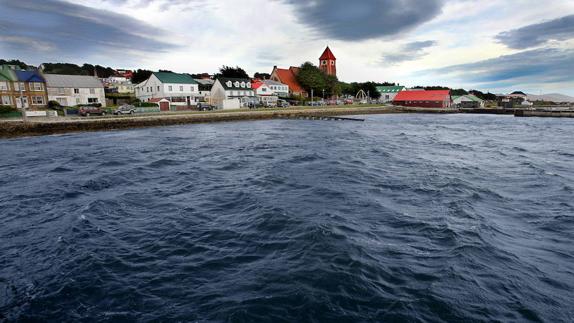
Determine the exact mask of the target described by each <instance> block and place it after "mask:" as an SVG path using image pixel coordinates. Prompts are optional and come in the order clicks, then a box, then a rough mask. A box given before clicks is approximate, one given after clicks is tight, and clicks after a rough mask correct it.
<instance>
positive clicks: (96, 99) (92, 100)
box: [88, 98, 98, 103]
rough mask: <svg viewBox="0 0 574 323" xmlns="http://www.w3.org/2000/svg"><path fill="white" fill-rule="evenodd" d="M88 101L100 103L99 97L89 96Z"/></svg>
mask: <svg viewBox="0 0 574 323" xmlns="http://www.w3.org/2000/svg"><path fill="white" fill-rule="evenodd" d="M88 103H98V98H88Z"/></svg>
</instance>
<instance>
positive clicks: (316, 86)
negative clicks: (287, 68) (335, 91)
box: [297, 62, 331, 96]
mask: <svg viewBox="0 0 574 323" xmlns="http://www.w3.org/2000/svg"><path fill="white" fill-rule="evenodd" d="M297 81H298V82H299V84H301V86H302V87H303V88H304V89H305V90H306V91H307V92H308V93H309V94H311V91H313V92H314V95H315V96H320V95H321V94H322V93H323V90H325V92H326V93H327V94H330V93H331V89H330V88H328V85H329V84H328V82H327V75H326V74H325V73H323V71H321V70H320V69H319V68H318V67H317V66H315V65H313V64H312V63H310V62H307V63H305V64H303V65H301V68H300V69H299V73H298V74H297Z"/></svg>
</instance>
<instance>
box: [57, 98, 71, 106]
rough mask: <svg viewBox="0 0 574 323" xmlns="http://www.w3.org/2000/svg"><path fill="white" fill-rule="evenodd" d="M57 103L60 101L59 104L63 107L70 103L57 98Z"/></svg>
mask: <svg viewBox="0 0 574 323" xmlns="http://www.w3.org/2000/svg"><path fill="white" fill-rule="evenodd" d="M56 101H58V103H60V105H61V106H67V105H68V102H67V100H66V99H65V98H56Z"/></svg>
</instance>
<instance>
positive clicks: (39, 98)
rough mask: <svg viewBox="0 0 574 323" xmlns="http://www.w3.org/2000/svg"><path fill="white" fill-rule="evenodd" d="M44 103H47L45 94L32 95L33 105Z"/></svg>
mask: <svg viewBox="0 0 574 323" xmlns="http://www.w3.org/2000/svg"><path fill="white" fill-rule="evenodd" d="M42 104H45V103H44V97H43V96H33V97H32V105H42Z"/></svg>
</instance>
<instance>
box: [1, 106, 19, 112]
mask: <svg viewBox="0 0 574 323" xmlns="http://www.w3.org/2000/svg"><path fill="white" fill-rule="evenodd" d="M16 111H18V109H16V108H14V107H11V106H9V105H0V114H5V113H11V112H16Z"/></svg>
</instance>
